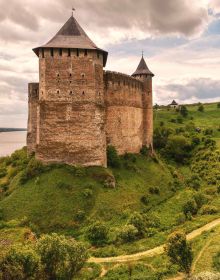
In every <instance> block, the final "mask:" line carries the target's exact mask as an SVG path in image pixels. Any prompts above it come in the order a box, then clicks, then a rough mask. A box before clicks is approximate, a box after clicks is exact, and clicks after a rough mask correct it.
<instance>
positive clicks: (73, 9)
mask: <svg viewBox="0 0 220 280" xmlns="http://www.w3.org/2000/svg"><path fill="white" fill-rule="evenodd" d="M75 10H76V9H75V8H72V17H73V12H74V11H75Z"/></svg>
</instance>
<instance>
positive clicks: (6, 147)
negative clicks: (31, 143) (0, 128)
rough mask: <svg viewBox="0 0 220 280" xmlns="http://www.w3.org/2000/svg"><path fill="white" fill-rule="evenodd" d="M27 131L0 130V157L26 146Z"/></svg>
mask: <svg viewBox="0 0 220 280" xmlns="http://www.w3.org/2000/svg"><path fill="white" fill-rule="evenodd" d="M26 135H27V131H13V132H0V157H3V156H8V155H11V154H12V153H13V152H14V151H15V150H18V149H21V148H22V147H24V146H26Z"/></svg>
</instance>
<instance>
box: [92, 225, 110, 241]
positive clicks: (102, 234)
mask: <svg viewBox="0 0 220 280" xmlns="http://www.w3.org/2000/svg"><path fill="white" fill-rule="evenodd" d="M108 232H109V230H108V228H107V227H106V225H105V224H103V223H102V222H96V223H94V224H93V225H91V226H90V227H89V228H88V230H87V237H88V239H89V241H90V242H91V244H92V245H97V246H102V245H104V244H106V243H107V241H108Z"/></svg>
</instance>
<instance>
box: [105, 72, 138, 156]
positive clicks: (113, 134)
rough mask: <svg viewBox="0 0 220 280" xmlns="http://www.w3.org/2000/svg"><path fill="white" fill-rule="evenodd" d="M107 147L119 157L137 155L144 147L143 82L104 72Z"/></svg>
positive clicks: (123, 75) (126, 76)
mask: <svg viewBox="0 0 220 280" xmlns="http://www.w3.org/2000/svg"><path fill="white" fill-rule="evenodd" d="M104 81H105V95H106V96H105V99H106V135H107V144H108V145H113V146H114V147H115V148H116V149H117V151H118V153H119V154H124V153H126V152H129V153H139V152H140V149H141V147H142V145H143V130H144V122H143V121H144V118H143V110H144V107H143V94H144V93H143V89H144V88H143V83H142V82H141V81H139V80H137V79H135V78H132V77H131V76H128V75H125V74H121V73H117V72H110V71H107V72H105V75H104Z"/></svg>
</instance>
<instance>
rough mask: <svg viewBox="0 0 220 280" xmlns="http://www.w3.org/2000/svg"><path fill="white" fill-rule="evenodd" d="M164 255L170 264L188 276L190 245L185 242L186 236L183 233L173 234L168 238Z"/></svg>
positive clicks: (190, 262)
mask: <svg viewBox="0 0 220 280" xmlns="http://www.w3.org/2000/svg"><path fill="white" fill-rule="evenodd" d="M165 250H166V253H167V255H168V257H169V258H170V260H171V262H172V263H174V264H177V265H179V267H180V268H181V270H183V271H185V272H186V273H187V274H188V275H189V274H190V271H191V265H192V261H193V253H192V248H191V246H190V244H188V243H187V241H186V235H185V233H183V232H174V233H173V234H171V235H170V236H169V238H168V241H167V245H166V248H165Z"/></svg>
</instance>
